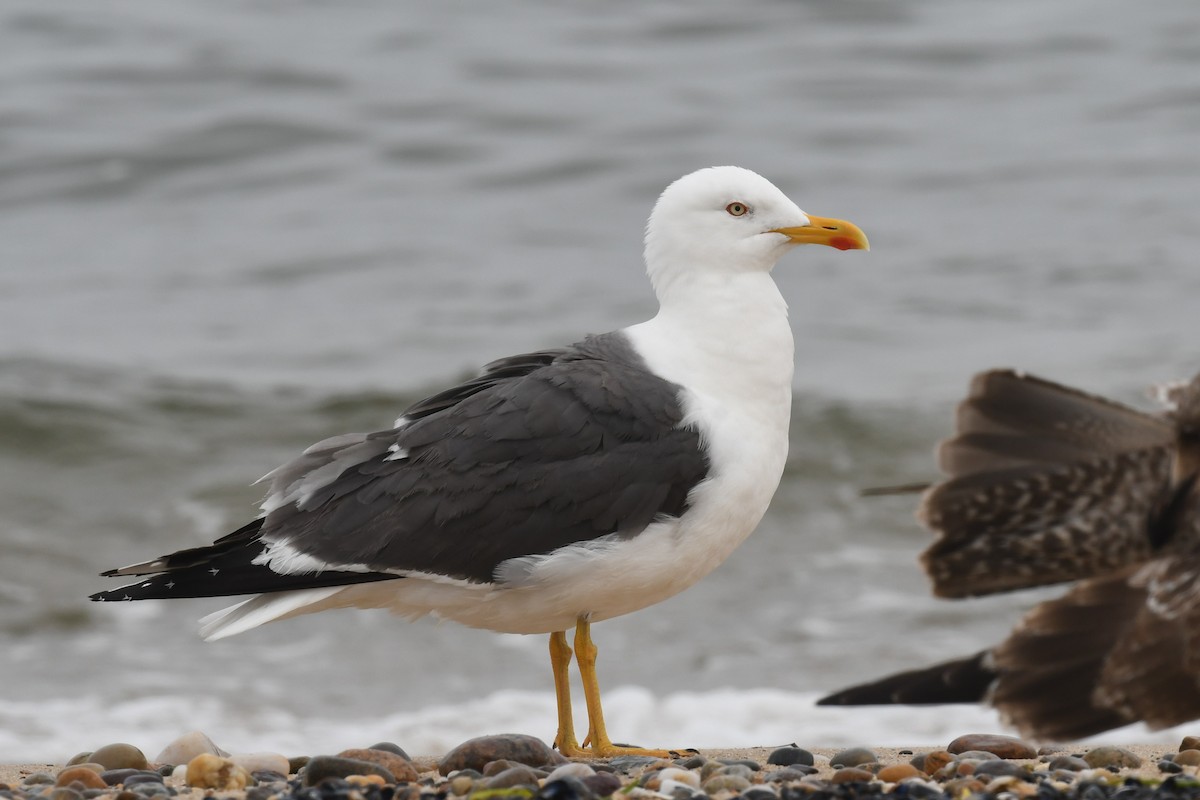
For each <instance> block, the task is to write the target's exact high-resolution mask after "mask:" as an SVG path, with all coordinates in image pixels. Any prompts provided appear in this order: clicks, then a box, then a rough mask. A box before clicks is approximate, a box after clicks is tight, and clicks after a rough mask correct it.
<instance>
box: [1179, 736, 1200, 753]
mask: <svg viewBox="0 0 1200 800" xmlns="http://www.w3.org/2000/svg"><path fill="white" fill-rule="evenodd" d="M1184 750H1200V736H1185V737H1183V741H1182V742H1180V743H1179V752H1181V753H1182V752H1183V751H1184Z"/></svg>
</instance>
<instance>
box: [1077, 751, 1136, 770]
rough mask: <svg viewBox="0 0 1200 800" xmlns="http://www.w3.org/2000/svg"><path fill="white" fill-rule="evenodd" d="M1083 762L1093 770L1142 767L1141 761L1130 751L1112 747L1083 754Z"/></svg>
mask: <svg viewBox="0 0 1200 800" xmlns="http://www.w3.org/2000/svg"><path fill="white" fill-rule="evenodd" d="M1083 760H1084V761H1086V762H1087V763H1088V766H1090V767H1093V768H1098V767H1106V768H1108V769H1121V768H1123V767H1132V768H1135V769H1136V768H1137V767H1140V766H1141V765H1142V759H1141V758H1139V757H1138V755H1137V754H1136V753H1134V752H1133V751H1132V750H1127V749H1125V748H1124V747H1115V746H1113V745H1101V746H1100V747H1093V748H1092V749H1091V750H1088V751H1087V752H1086V753H1084V754H1083Z"/></svg>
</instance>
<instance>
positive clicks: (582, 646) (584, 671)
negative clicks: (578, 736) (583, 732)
mask: <svg viewBox="0 0 1200 800" xmlns="http://www.w3.org/2000/svg"><path fill="white" fill-rule="evenodd" d="M556 635H561V636H562V637H563V646H564V647H565V646H566V634H565V633H564V634H556ZM575 658H576V660H577V661H578V662H579V676H580V677H581V678H582V679H583V696H584V698H585V699H586V700H587V710H588V735H587V739H585V740H584V742H585V743H586V744H588V745H590V747H588V749H587V750H586V751H584V752H583V755H589V756H591V757H593V758H611V757H612V756H625V755H632V756H656V757H658V758H675V757H677V756H678V755H679V753H676V752H672V751H670V750H646V749H644V748H641V747H624V746H619V745H615V744H613V743H612V740H611V739H609V738H608V729H607V728H605V726H604V709H603V708H601V707H600V682H599V681H597V680H596V645H595V644H594V643H593V642H592V626H591V623H589V622H588V621H587V620H585V619H580V620H579V621H578V622H577V623H576V624H575ZM560 703H561V701H560ZM559 719H560V723H559V725H560V727H561V724H562V723H561V719H562V711H561V706H560V710H559ZM560 750H561V748H560ZM564 755H566V754H565V753H564Z"/></svg>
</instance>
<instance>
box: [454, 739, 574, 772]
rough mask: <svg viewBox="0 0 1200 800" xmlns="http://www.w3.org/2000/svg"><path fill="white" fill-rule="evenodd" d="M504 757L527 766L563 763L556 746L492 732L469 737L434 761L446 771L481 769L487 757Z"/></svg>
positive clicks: (495, 759)
mask: <svg viewBox="0 0 1200 800" xmlns="http://www.w3.org/2000/svg"><path fill="white" fill-rule="evenodd" d="M500 759H506V760H508V761H516V762H518V763H520V764H525V765H527V766H530V767H541V766H544V765H546V764H554V765H555V766H557V765H559V764H565V763H566V762H567V759H565V758H563V757H562V754H561V753H559V752H558V751H556V750H551V749H550V746H549V745H547V744H546V743H545V742H543V741H542V740H541V739H538V738H537V737H536V736H527V735H525V734H520V733H506V734H499V735H496V736H479V737H476V738H474V739H469V740H467V741H465V742H463V743H462V744H460V745H459V746H458V747H455V748H454V749H453V750H451V751H450V752H449V753H447V754H446V756H445V757H444V758H443V759H442V760H441V762H440V763H439V764H438V772H440V773H441V774H442V775H449V774H450V773H451V772H455V771H457V770H460V769H474V770H478V771H479V772H482V771H483V767H484V765H486V764H487V763H488V762H490V761H498V760H500Z"/></svg>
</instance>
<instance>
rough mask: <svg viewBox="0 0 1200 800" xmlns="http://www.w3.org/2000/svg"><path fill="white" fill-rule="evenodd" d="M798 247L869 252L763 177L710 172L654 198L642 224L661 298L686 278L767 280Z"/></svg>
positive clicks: (840, 226) (847, 227)
mask: <svg viewBox="0 0 1200 800" xmlns="http://www.w3.org/2000/svg"><path fill="white" fill-rule="evenodd" d="M798 244H824V245H829V246H831V247H836V248H838V249H841V250H850V249H861V250H865V249H867V247H868V245H867V237H866V236H865V235H864V234H863V232H862V231H861V230H859V229H858V228H857V227H856V226H855V225H853V224H851V223H849V222H845V221H843V220H836V219H826V218H822V217H812V216H809V215H807V214H805V213H804V212H803V211H801V210H800V209H799V207H797V206H796V204H795V203H793V202H792V201H791V200H789V199H788V198H787V195H785V194H784V193H783V192H781V191H779V189H777V188H775V186H774V185H773V184H772V183H771V182H770V181H768V180H767V179H765V178H763V177H762V176H761V175H758V174H756V173H754V172H751V171H750V170H748V169H742V168H741V167H709V168H708V169H702V170H698V171H697V172H693V173H692V174H690V175H685V176H683V177H682V178H680V179H679V180H677V181H675V182H674V183H672V184H671V185H670V186H668V187H667V188H666V190H665V191H663V193H662V196H660V197H659V198H658V202H657V203H656V204H655V205H654V210H653V211H652V212H651V213H650V221H649V222H648V223H647V224H646V250H645V253H646V271H647V273H649V275H650V282H651V283H652V284H653V285H654V290H655V292H656V293H657V294H658V295H659V297H660V298H661V297H662V296H663V292H664V291H665V290H666V289H668V287H669V286H670V285H671V284H673V283H674V282H675V281H677V280H679V279H681V278H686V277H687V275H689V274H698V273H701V272H703V273H709V274H714V273H716V274H719V273H743V272H762V273H766V272H770V271H771V268H772V267H774V266H775V262H777V261H778V260H779V258H780V256H782V255H783V254H784V253H786V252H787V251H788V250H790V249H791V248H792V247H795V246H796V245H798Z"/></svg>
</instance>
